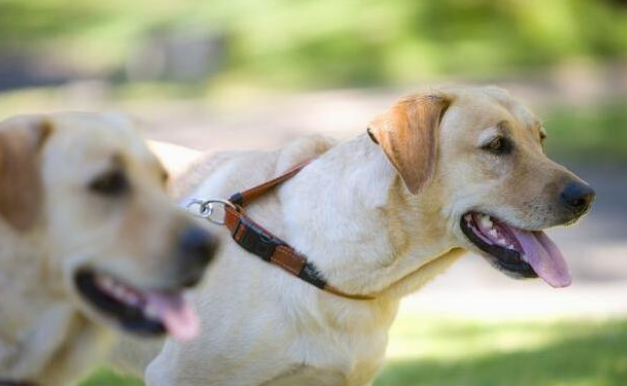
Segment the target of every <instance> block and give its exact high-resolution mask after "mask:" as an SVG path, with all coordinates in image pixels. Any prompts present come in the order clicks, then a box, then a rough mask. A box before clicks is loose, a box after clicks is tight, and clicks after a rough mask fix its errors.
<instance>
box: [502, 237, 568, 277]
mask: <svg viewBox="0 0 627 386" xmlns="http://www.w3.org/2000/svg"><path fill="white" fill-rule="evenodd" d="M510 229H511V230H512V232H513V233H514V235H515V236H516V238H517V239H518V242H519V243H520V245H521V247H522V249H523V250H524V251H525V254H526V255H527V258H526V261H527V263H529V265H531V267H532V268H533V270H534V271H535V272H536V273H537V274H538V276H540V277H541V278H542V279H543V280H544V281H545V282H547V283H548V284H549V285H551V286H552V287H556V288H561V287H568V286H569V285H570V283H571V281H572V278H571V277H570V273H569V272H568V265H566V261H565V260H564V256H562V252H560V250H559V249H558V248H557V246H556V245H555V243H553V241H552V240H551V239H550V238H549V237H548V236H547V235H546V234H545V233H544V232H542V231H538V232H528V231H523V230H520V229H516V228H513V227H511V228H510Z"/></svg>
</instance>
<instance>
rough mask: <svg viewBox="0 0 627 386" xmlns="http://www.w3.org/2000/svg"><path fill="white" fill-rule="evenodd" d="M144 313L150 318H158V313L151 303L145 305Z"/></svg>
mask: <svg viewBox="0 0 627 386" xmlns="http://www.w3.org/2000/svg"><path fill="white" fill-rule="evenodd" d="M144 314H145V315H146V317H148V318H150V319H158V318H159V313H158V312H157V309H156V308H155V307H153V306H152V305H151V304H149V305H147V306H146V308H145V309H144Z"/></svg>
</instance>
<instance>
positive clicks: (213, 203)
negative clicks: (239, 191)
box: [185, 198, 237, 225]
mask: <svg viewBox="0 0 627 386" xmlns="http://www.w3.org/2000/svg"><path fill="white" fill-rule="evenodd" d="M220 206H221V207H222V208H224V207H226V206H228V207H230V208H232V209H237V208H236V207H235V205H233V203H232V202H231V201H228V200H221V199H211V200H200V199H197V198H192V199H190V200H189V201H188V202H187V204H186V205H185V208H187V209H188V210H189V211H191V212H192V213H193V214H194V215H196V216H198V217H202V218H204V219H206V220H207V221H209V222H212V223H214V224H216V225H224V209H222V212H223V215H222V220H219V219H216V218H215V217H216V216H215V213H216V208H217V207H220ZM194 207H198V209H197V210H194V209H193V208H194Z"/></svg>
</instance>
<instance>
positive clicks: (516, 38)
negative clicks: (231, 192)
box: [0, 0, 627, 386]
mask: <svg viewBox="0 0 627 386" xmlns="http://www.w3.org/2000/svg"><path fill="white" fill-rule="evenodd" d="M452 82H457V83H471V84H486V83H491V84H497V85H502V86H504V87H506V88H508V89H510V90H511V91H512V93H514V94H515V95H517V96H520V97H522V99H523V100H525V101H526V102H527V103H529V104H530V105H531V107H532V108H533V109H534V110H535V111H537V112H538V113H539V114H540V115H541V117H542V118H543V120H544V122H545V126H546V128H547V130H548V132H549V142H548V144H549V149H548V150H549V153H550V154H551V155H552V156H554V157H555V158H557V159H558V160H559V161H561V162H563V163H566V164H567V165H568V166H570V167H571V168H573V169H575V170H576V171H577V172H578V173H580V174H581V175H582V176H583V177H584V178H586V179H587V180H589V181H590V182H591V183H592V184H593V185H594V186H595V188H596V189H597V193H598V200H597V203H596V208H595V210H594V211H593V213H592V214H591V215H590V216H589V217H588V218H587V219H586V220H585V221H584V222H583V223H582V225H581V226H580V227H578V228H576V229H572V230H558V231H556V232H555V233H554V234H553V236H554V237H555V238H556V240H557V241H558V244H560V246H562V248H563V249H564V251H565V252H566V255H567V258H568V259H569V262H570V263H571V270H572V272H573V276H574V277H575V286H574V287H573V288H571V289H568V290H566V291H564V292H560V293H559V294H557V293H556V292H554V291H551V290H550V289H549V288H545V287H544V286H542V285H541V284H539V283H534V284H530V283H519V282H512V281H509V280H507V279H504V278H502V277H501V276H499V274H498V273H495V272H494V271H492V270H491V269H490V268H489V267H487V265H486V264H485V263H484V262H483V261H481V260H480V259H478V258H476V257H472V258H469V259H467V261H466V260H465V261H464V262H463V263H460V265H458V266H456V267H455V268H454V269H453V270H452V272H451V273H449V274H447V275H444V276H443V277H442V278H440V279H438V280H437V281H436V283H434V285H432V286H429V287H428V288H427V289H426V290H425V291H423V292H421V293H420V294H418V295H417V296H416V299H414V300H415V301H414V300H412V301H411V302H409V305H406V306H403V308H402V311H401V313H400V316H399V320H398V322H397V323H396V325H395V327H394V329H393V331H392V334H391V344H390V350H389V361H388V365H387V366H386V367H385V369H384V371H383V372H382V374H381V375H380V377H379V379H378V380H377V382H376V383H375V385H376V386H410V385H421V386H438V385H447V386H457V385H459V386H462V385H464V386H466V385H477V386H490V385H513V386H515V385H521V386H522V385H528V386H544V385H546V386H561V385H568V386H575V385H582V386H583V385H585V386H624V385H626V384H627V322H626V321H627V301H626V300H624V299H623V298H622V296H621V294H625V293H627V261H626V259H627V225H626V218H627V201H626V197H627V181H626V180H627V179H626V178H625V176H626V172H627V1H624V0H501V1H489V0H438V1H426V0H425V1H418V0H415V1H412V0H386V1H374V0H275V1H272V0H230V1H193V0H165V1H159V2H156V1H152V0H135V1H123V0H108V1H91V2H87V1H83V2H77V1H75V0H72V1H70V0H0V117H2V118H4V117H7V116H9V115H14V114H17V113H23V112H40V111H50V110H58V109H70V110H122V111H125V112H129V113H131V114H134V115H137V116H139V117H140V118H142V119H144V120H146V121H148V122H149V123H150V125H149V126H150V128H149V129H147V135H148V136H149V137H151V138H156V139H162V140H169V141H173V142H177V143H180V144H183V145H188V146H192V147H196V148H199V149H208V150H215V149H225V148H231V147H235V146H239V147H246V148H269V147H274V146H278V145H280V144H281V143H284V142H285V141H286V140H288V139H290V138H293V137H295V136H298V135H304V134H308V133H312V132H322V133H324V134H330V135H334V136H337V137H340V138H345V137H348V136H350V135H354V134H356V133H359V132H362V131H363V128H365V126H366V124H367V121H368V120H369V118H370V117H372V116H373V115H375V114H377V113H378V112H380V111H381V110H382V109H384V108H385V107H386V106H387V105H389V104H390V103H391V102H392V101H393V100H394V99H396V98H397V97H399V96H401V95H402V94H404V93H407V92H411V91H415V90H417V89H421V88H424V87H429V86H435V85H438V84H445V83H452ZM462 294H463V295H462ZM512 299H515V300H512ZM436 305H437V307H435V306H436ZM468 305H472V307H469V306H468ZM495 315H496V317H495ZM135 384H138V381H136V380H132V379H128V378H119V377H117V376H115V375H114V374H112V373H110V372H109V371H108V370H102V371H100V372H98V373H97V374H95V375H94V376H93V377H91V378H90V379H89V380H87V381H86V382H85V383H84V386H87V385H93V386H96V385H98V386H100V385H102V386H105V385H107V386H109V385H114V386H115V385H118V386H121V385H135Z"/></svg>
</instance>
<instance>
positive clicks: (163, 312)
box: [145, 291, 200, 341]
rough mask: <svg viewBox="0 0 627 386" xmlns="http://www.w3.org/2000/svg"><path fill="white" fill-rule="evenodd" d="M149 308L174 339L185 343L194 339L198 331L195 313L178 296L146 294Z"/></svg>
mask: <svg viewBox="0 0 627 386" xmlns="http://www.w3.org/2000/svg"><path fill="white" fill-rule="evenodd" d="M145 307H146V308H147V307H150V308H151V309H152V310H153V311H154V312H155V313H156V314H157V316H158V317H159V320H160V321H161V322H162V323H163V325H164V326H165V328H166V330H167V332H168V334H170V335H172V337H173V338H174V339H177V340H181V341H186V340H190V339H193V338H195V337H196V336H197V335H198V333H199V331H200V323H199V321H198V316H197V315H196V312H195V311H194V310H193V309H192V308H191V307H190V306H189V304H187V302H186V301H185V299H183V297H182V296H181V295H178V294H165V293H162V292H156V291H155V292H150V293H147V294H146V305H145Z"/></svg>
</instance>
